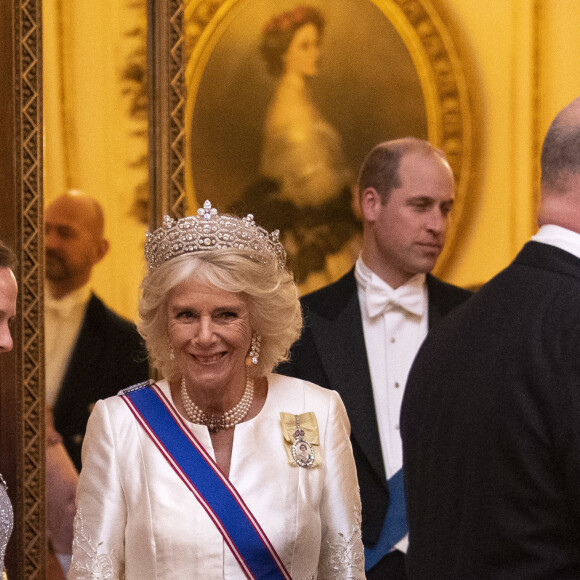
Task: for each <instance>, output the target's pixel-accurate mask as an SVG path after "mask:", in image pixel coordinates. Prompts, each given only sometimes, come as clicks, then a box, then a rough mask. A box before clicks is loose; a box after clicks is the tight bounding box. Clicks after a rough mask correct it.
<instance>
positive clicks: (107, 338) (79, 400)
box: [53, 294, 149, 470]
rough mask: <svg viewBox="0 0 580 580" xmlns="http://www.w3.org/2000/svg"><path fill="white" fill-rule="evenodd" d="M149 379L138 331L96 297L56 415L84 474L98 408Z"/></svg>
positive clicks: (75, 350)
mask: <svg viewBox="0 0 580 580" xmlns="http://www.w3.org/2000/svg"><path fill="white" fill-rule="evenodd" d="M148 377H149V363H148V360H147V352H146V350H145V347H144V345H143V342H142V340H141V337H140V335H139V333H138V332H137V329H136V327H135V325H134V324H133V323H132V322H129V321H128V320H125V319H124V318H121V317H120V316H118V315H117V314H115V313H114V312H113V311H112V310H110V309H109V308H107V307H106V306H105V305H104V304H103V302H102V301H101V300H100V299H99V298H97V297H96V296H95V295H94V294H93V295H92V296H91V298H90V300H89V303H88V305H87V310H86V313H85V317H84V320H83V323H82V327H81V330H80V333H79V336H78V339H77V342H76V344H75V346H74V350H73V353H72V355H71V358H70V361H69V365H68V368H67V370H66V372H65V376H64V379H63V382H62V385H61V388H60V391H59V394H58V396H57V398H56V402H55V405H54V409H53V413H54V427H55V429H56V430H57V431H58V432H59V433H60V434H61V436H62V438H63V442H64V445H65V447H66V449H67V451H68V453H69V455H70V456H71V458H72V460H73V462H74V464H75V466H76V468H77V469H78V470H80V468H81V447H82V442H83V438H84V436H85V430H86V426H87V421H88V419H89V414H90V412H91V411H92V408H93V406H94V404H95V403H96V402H97V401H98V400H99V399H104V398H106V397H110V396H112V395H116V394H117V392H118V391H120V390H121V389H123V388H125V387H128V386H130V385H133V384H135V383H138V382H140V381H144V380H147V378H148Z"/></svg>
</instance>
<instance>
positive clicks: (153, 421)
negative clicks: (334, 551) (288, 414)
mask: <svg viewBox="0 0 580 580" xmlns="http://www.w3.org/2000/svg"><path fill="white" fill-rule="evenodd" d="M120 395H121V396H122V398H123V400H124V401H125V403H127V405H128V407H129V409H131V411H132V413H133V415H135V418H136V419H137V421H138V422H139V423H140V425H141V426H142V427H143V429H145V431H146V433H147V434H148V435H149V437H150V438H151V440H152V441H153V443H155V445H156V447H157V448H158V449H159V451H160V452H161V454H162V455H163V457H164V458H165V459H166V460H167V462H168V463H169V465H170V466H171V467H172V468H173V469H174V471H175V472H176V473H177V475H178V476H179V477H180V479H181V480H182V481H183V483H184V484H185V486H186V487H187V488H188V489H189V490H190V491H191V493H192V494H193V495H194V496H195V498H196V499H197V500H198V501H199V503H200V504H201V505H202V507H203V508H204V509H205V511H206V513H207V514H208V516H209V517H210V518H211V520H212V521H213V523H214V524H215V526H216V527H217V529H218V530H219V531H220V533H221V535H222V536H223V538H224V540H225V542H226V544H227V545H228V547H229V548H230V550H231V551H232V553H233V555H234V556H235V558H236V560H237V561H238V563H239V564H240V567H241V568H242V570H243V572H244V574H245V575H246V577H247V578H250V579H260V580H262V579H264V580H266V579H267V580H279V579H285V580H291V576H290V574H289V573H288V572H287V570H286V568H285V567H284V564H283V562H282V560H281V559H280V557H279V556H278V554H277V553H276V550H275V549H274V547H273V546H272V544H271V543H270V541H269V540H268V538H267V536H266V534H265V533H264V531H263V530H262V528H261V527H260V524H259V523H258V522H257V520H256V519H255V517H254V516H253V514H252V513H251V512H250V510H249V509H248V507H247V506H246V504H245V503H244V501H243V500H242V498H241V497H240V495H239V494H238V492H237V490H236V488H235V487H234V486H233V485H232V484H231V482H230V481H229V480H228V478H227V477H226V476H225V475H224V474H223V472H222V471H221V470H220V468H219V467H218V466H217V464H216V463H215V461H214V460H213V459H212V458H211V457H210V456H209V455H208V453H207V452H206V451H205V449H204V448H203V446H202V445H201V444H200V442H199V441H198V440H197V439H196V438H195V437H194V435H193V434H192V433H191V431H190V430H189V428H188V427H187V424H186V423H185V422H184V420H183V418H182V417H181V415H179V413H178V412H177V411H176V410H175V408H174V407H173V405H172V404H171V403H170V402H169V401H168V399H167V397H166V396H165V395H164V394H163V392H162V391H161V389H160V388H159V387H158V386H157V385H155V384H153V385H148V384H145V385H136V386H135V387H134V388H129V389H126V390H125V391H122V392H121V393H120Z"/></svg>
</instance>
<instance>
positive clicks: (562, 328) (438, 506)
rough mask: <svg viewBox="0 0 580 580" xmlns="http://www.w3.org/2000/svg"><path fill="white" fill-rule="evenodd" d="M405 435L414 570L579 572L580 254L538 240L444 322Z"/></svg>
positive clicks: (415, 392)
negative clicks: (573, 253) (578, 256)
mask: <svg viewBox="0 0 580 580" xmlns="http://www.w3.org/2000/svg"><path fill="white" fill-rule="evenodd" d="M417 426H420V428H417ZM401 435H402V437H403V453H404V462H405V485H406V494H407V516H408V524H409V539H410V545H409V551H408V553H407V566H408V573H409V577H410V578H413V579H414V578H417V579H421V580H424V579H427V580H428V579H440V578H448V579H450V580H454V579H461V580H467V579H474V578H481V579H485V580H497V579H502V580H503V579H505V580H507V579H510V580H511V579H514V578H525V579H526V580H536V579H537V580H539V579H546V578H550V579H558V580H562V579H572V578H580V259H578V258H576V257H575V256H573V255H572V254H570V253H568V252H565V251H563V250H560V249H558V248H555V247H553V246H549V245H546V244H540V243H538V242H529V243H528V244H526V245H525V246H524V248H523V249H522V251H521V252H520V253H519V255H518V256H517V257H516V259H515V261H514V262H513V263H512V264H511V265H510V266H509V267H508V268H507V269H506V270H504V271H503V272H501V273H500V274H498V275H497V276H496V277H495V278H494V279H492V280H491V281H490V282H488V283H487V284H486V285H484V286H483V288H482V289H480V290H479V291H478V293H477V294H475V295H474V296H473V298H471V300H469V302H467V303H466V304H465V305H463V306H462V307H460V308H458V309H457V310H455V311H454V312H453V313H451V314H450V315H449V316H448V317H447V318H446V319H445V320H444V321H442V323H441V324H440V325H438V327H437V328H436V329H434V330H433V332H431V333H430V334H429V336H428V337H427V340H426V341H425V342H424V343H423V346H422V347H421V349H420V350H419V353H418V354H417V357H416V358H415V362H414V364H413V367H412V369H411V373H410V375H409V380H408V382H407V388H406V390H405V396H404V400H403V406H402V411H401Z"/></svg>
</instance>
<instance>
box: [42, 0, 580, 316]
mask: <svg viewBox="0 0 580 580" xmlns="http://www.w3.org/2000/svg"><path fill="white" fill-rule="evenodd" d="M432 1H433V3H434V5H436V6H437V7H438V8H439V9H441V10H442V12H444V13H445V14H446V17H447V19H448V21H449V25H450V27H451V28H452V29H454V30H455V31H456V32H457V37H458V40H459V41H460V51H461V53H462V54H463V56H464V60H465V63H466V65H467V66H469V67H470V76H471V77H472V78H473V81H474V82H473V88H474V91H475V102H476V104H477V109H476V115H477V119H478V124H479V129H480V135H479V139H478V142H479V147H480V156H479V159H478V162H477V167H476V172H477V174H478V180H477V181H476V185H475V186H474V188H473V191H471V192H470V194H469V195H470V196H472V200H473V201H472V202H470V203H472V204H473V208H472V209H473V211H472V212H471V213H472V215H471V218H470V219H469V220H466V221H465V222H464V223H462V224H461V226H460V227H462V228H464V233H465V235H464V236H463V237H462V238H461V245H460V246H458V247H456V248H454V259H453V261H452V262H451V263H450V264H449V265H448V267H446V269H445V271H442V272H439V273H440V274H441V275H442V277H443V278H445V279H446V280H448V281H451V282H454V283H457V284H460V285H462V286H470V287H471V286H478V285H480V284H482V283H483V282H485V281H487V280H488V279H489V278H490V277H491V276H493V275H494V274H496V273H497V272H498V271H499V270H500V269H502V268H503V267H504V266H505V265H507V264H508V263H509V261H510V260H511V259H512V258H513V257H514V255H515V254H516V253H517V251H518V250H519V249H520V247H521V246H522V245H523V243H525V241H526V240H527V239H529V237H530V235H532V234H533V233H534V231H535V223H534V213H535V205H536V195H537V178H538V174H539V170H538V155H539V150H538V148H539V145H540V144H541V140H542V138H543V135H544V133H545V131H546V129H547V126H548V124H549V122H550V120H551V119H552V117H553V116H554V114H555V113H556V112H557V111H558V110H559V109H560V108H561V107H562V106H563V105H565V104H566V103H567V102H569V101H570V100H572V99H573V98H574V97H575V96H577V95H579V94H580V34H578V30H579V25H580V1H579V0H481V1H480V2H473V1H472V0H432ZM57 6H61V8H60V9H61V10H62V13H63V14H64V17H65V18H64V24H63V25H61V26H64V27H65V28H64V34H62V29H60V33H61V35H62V36H63V43H64V44H63V46H61V47H60V49H61V51H62V53H63V54H64V55H65V57H66V58H68V59H69V60H70V61H71V62H72V64H71V66H72V67H73V68H72V69H71V70H73V71H74V74H75V76H76V78H77V79H78V80H76V81H75V82H74V83H71V82H70V80H69V81H67V80H65V82H64V87H63V86H61V85H60V83H59V82H58V78H59V74H60V71H59V66H58V62H59V58H60V57H59V51H58V49H57V48H58V47H55V46H51V45H50V44H47V43H45V46H44V50H45V55H44V59H45V60H44V70H45V77H44V78H45V94H44V99H45V103H44V104H45V115H44V116H45V146H46V147H45V169H46V175H45V195H46V202H49V201H50V200H51V199H53V198H54V196H56V195H58V194H59V193H60V192H61V191H63V190H64V189H66V188H67V187H74V188H78V189H83V190H85V191H86V192H87V193H90V194H92V195H94V196H95V197H97V198H99V199H101V201H102V203H103V205H104V206H105V211H106V219H107V235H108V237H109V238H110V239H111V242H112V248H111V252H110V254H109V256H107V257H106V258H105V260H104V261H103V262H102V263H101V264H99V265H98V266H97V268H96V269H95V272H94V277H93V283H94V287H95V289H96V291H97V292H98V293H99V294H100V295H101V296H102V297H103V298H104V299H105V301H106V302H108V303H109V304H110V305H112V306H113V307H114V308H116V309H117V310H118V311H119V312H120V313H122V314H124V315H125V316H127V317H131V318H134V317H135V315H136V304H137V296H138V290H137V288H138V284H139V281H140V279H141V275H142V272H143V259H142V245H143V239H144V231H145V226H143V225H141V224H139V223H138V221H137V220H136V219H135V218H134V217H132V216H131V215H130V208H131V204H132V202H133V195H134V188H135V186H136V184H137V183H139V182H140V181H142V180H143V178H144V171H145V170H144V169H143V168H142V167H141V168H137V169H136V168H134V167H132V166H131V163H132V162H133V161H135V160H136V159H137V158H138V157H139V156H140V155H142V154H144V153H145V149H144V145H143V143H144V141H143V139H142V138H137V137H135V136H134V135H131V131H132V130H133V129H135V127H134V126H133V125H132V122H131V120H130V118H129V116H128V115H127V102H126V98H125V97H123V94H122V92H121V89H120V85H119V75H120V71H121V68H122V66H123V63H124V62H126V56H127V53H128V51H130V50H131V48H132V47H131V45H130V42H129V44H127V42H128V41H127V37H126V35H125V33H126V32H127V30H129V29H131V27H133V26H135V24H136V23H135V21H134V14H132V13H130V12H129V11H128V10H129V8H127V6H128V3H125V2H121V1H120V0H99V2H78V1H75V0H61V1H59V2H57V0H45V1H44V2H43V9H44V18H45V21H44V22H45V24H44V28H45V30H44V34H45V40H46V41H47V42H49V39H50V38H52V39H53V40H54V39H55V38H58V35H59V27H57V26H56V25H55V21H56V10H57ZM63 91H65V92H64V93H63ZM63 94H66V95H67V98H66V102H65V103H64V106H65V110H66V111H67V113H69V114H72V117H71V118H73V119H74V122H73V123H72V124H71V123H67V124H65V125H64V126H63V125H62V123H61V124H60V125H59V113H58V111H59V110H61V109H62V105H63V102H62V95H63ZM65 140H68V141H67V142H69V143H72V144H73V147H72V148H70V147H69V153H68V154H65V153H64V151H63V150H62V143H63V142H64V141H65Z"/></svg>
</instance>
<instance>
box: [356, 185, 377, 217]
mask: <svg viewBox="0 0 580 580" xmlns="http://www.w3.org/2000/svg"><path fill="white" fill-rule="evenodd" d="M381 205H382V204H381V196H380V195H379V193H378V191H377V190H376V189H375V188H374V187H367V188H366V189H365V190H364V191H363V192H362V195H361V196H360V206H361V211H362V215H363V217H364V219H365V220H366V221H367V222H374V221H376V219H377V216H378V215H379V212H380V211H381Z"/></svg>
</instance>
